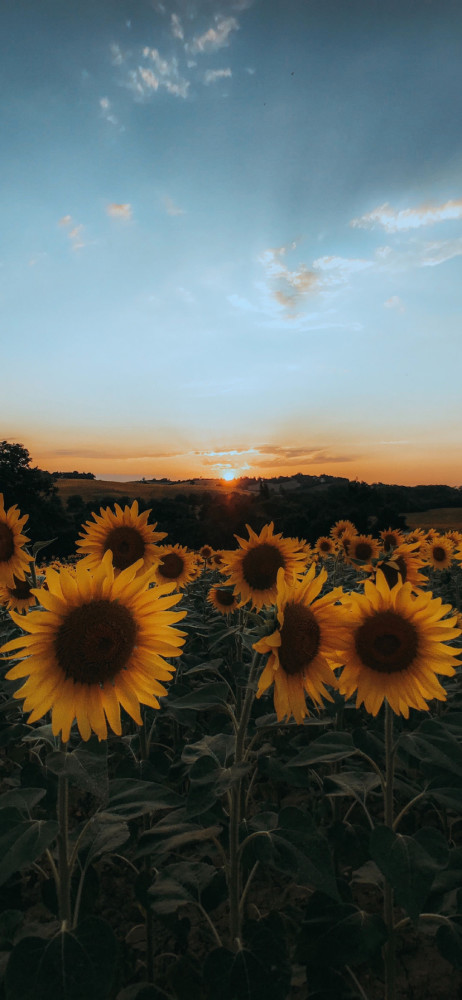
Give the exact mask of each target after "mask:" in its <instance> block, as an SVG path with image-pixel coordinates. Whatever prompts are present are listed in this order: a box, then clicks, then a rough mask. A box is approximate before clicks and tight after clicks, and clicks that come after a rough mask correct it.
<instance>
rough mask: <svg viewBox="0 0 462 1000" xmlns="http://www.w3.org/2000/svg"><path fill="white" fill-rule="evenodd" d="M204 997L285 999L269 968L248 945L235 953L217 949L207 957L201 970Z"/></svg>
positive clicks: (224, 999)
mask: <svg viewBox="0 0 462 1000" xmlns="http://www.w3.org/2000/svg"><path fill="white" fill-rule="evenodd" d="M203 977H204V983H205V985H206V989H207V1000H215V998H216V997H219V998H220V1000H284V998H285V997H286V996H287V990H285V992H281V989H280V988H278V984H277V982H275V981H274V979H272V977H271V969H270V968H268V965H265V964H264V963H263V962H262V961H260V960H259V958H257V956H256V955H255V954H254V953H253V951H250V950H249V949H248V948H241V949H240V950H239V951H238V952H237V954H234V952H232V951H229V950H228V949H227V948H216V949H215V950H214V951H212V952H210V954H209V955H208V956H207V958H206V960H205V964H204V969H203Z"/></svg>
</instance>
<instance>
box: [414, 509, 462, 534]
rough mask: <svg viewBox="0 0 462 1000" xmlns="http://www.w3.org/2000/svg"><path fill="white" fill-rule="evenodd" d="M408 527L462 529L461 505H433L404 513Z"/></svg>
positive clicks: (446, 529) (441, 529)
mask: <svg viewBox="0 0 462 1000" xmlns="http://www.w3.org/2000/svg"><path fill="white" fill-rule="evenodd" d="M404 517H405V518H406V524H407V526H408V528H436V529H437V530H438V531H450V530H451V528H454V529H455V530H456V531H462V507H435V508H434V509H433V510H423V511H422V510H421V511H415V512H412V511H411V512H410V513H407V514H405V515H404Z"/></svg>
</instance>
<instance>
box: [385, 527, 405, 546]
mask: <svg viewBox="0 0 462 1000" xmlns="http://www.w3.org/2000/svg"><path fill="white" fill-rule="evenodd" d="M380 537H381V539H382V543H383V544H382V547H383V548H384V549H396V546H397V545H400V544H401V542H403V541H404V536H403V533H402V531H400V530H399V528H384V529H383V531H381V532H380Z"/></svg>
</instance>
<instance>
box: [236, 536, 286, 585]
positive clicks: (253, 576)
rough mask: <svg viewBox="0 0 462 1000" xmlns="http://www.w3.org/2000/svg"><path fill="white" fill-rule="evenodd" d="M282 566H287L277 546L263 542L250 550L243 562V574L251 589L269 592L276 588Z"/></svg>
mask: <svg viewBox="0 0 462 1000" xmlns="http://www.w3.org/2000/svg"><path fill="white" fill-rule="evenodd" d="M281 566H285V562H284V557H283V555H282V553H281V552H280V551H279V549H277V548H276V546H275V545H269V544H268V542H263V543H262V544H261V545H255V546H254V548H253V549H248V551H247V552H246V554H245V556H244V558H243V560H242V573H243V576H244V580H245V582H246V583H248V585H249V587H253V589H254V590H268V589H269V588H270V587H274V585H275V583H276V580H277V575H278V569H281Z"/></svg>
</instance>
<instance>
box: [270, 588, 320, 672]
mask: <svg viewBox="0 0 462 1000" xmlns="http://www.w3.org/2000/svg"><path fill="white" fill-rule="evenodd" d="M319 639H320V630H319V625H318V623H317V621H316V618H315V616H314V614H313V612H312V611H310V609H309V608H307V607H305V605H304V604H297V603H296V602H295V601H292V602H291V603H289V604H286V606H285V608H284V624H283V626H282V628H281V645H280V647H279V650H278V654H279V663H280V664H281V667H282V669H283V670H285V672H286V674H300V673H301V672H302V670H303V668H304V667H308V666H309V664H310V663H311V661H312V660H313V659H314V657H315V656H316V653H317V652H318V649H319Z"/></svg>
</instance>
